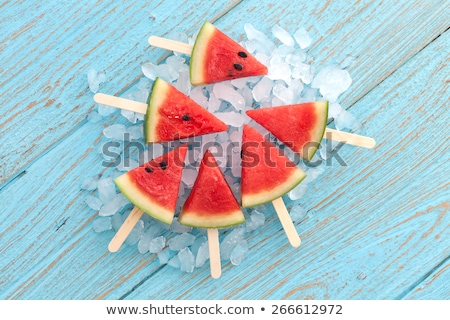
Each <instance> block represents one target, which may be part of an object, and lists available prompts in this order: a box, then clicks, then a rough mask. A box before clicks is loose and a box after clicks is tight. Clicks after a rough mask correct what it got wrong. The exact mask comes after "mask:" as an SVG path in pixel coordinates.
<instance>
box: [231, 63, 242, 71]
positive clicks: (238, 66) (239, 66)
mask: <svg viewBox="0 0 450 320" xmlns="http://www.w3.org/2000/svg"><path fill="white" fill-rule="evenodd" d="M233 67H234V68H235V69H236V70H242V68H243V67H242V64H239V63H235V64H234V65H233Z"/></svg>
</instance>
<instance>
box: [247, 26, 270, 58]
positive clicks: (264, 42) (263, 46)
mask: <svg viewBox="0 0 450 320" xmlns="http://www.w3.org/2000/svg"><path fill="white" fill-rule="evenodd" d="M244 30H245V33H246V34H247V38H248V39H249V40H250V41H251V42H252V44H251V45H252V46H253V48H254V51H257V52H261V53H263V54H265V55H267V56H270V55H271V54H272V52H273V50H275V44H274V43H273V42H272V41H270V39H269V38H268V37H267V36H266V35H265V34H264V33H263V32H261V31H259V30H256V29H255V27H253V25H251V24H250V23H246V24H245V25H244ZM252 52H253V51H252Z"/></svg>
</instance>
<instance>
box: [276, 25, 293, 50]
mask: <svg viewBox="0 0 450 320" xmlns="http://www.w3.org/2000/svg"><path fill="white" fill-rule="evenodd" d="M272 34H273V35H274V36H275V37H276V38H278V40H280V41H281V42H282V43H284V44H285V45H288V46H289V47H293V46H294V44H295V42H294V39H293V38H292V36H291V35H290V34H289V32H287V31H286V30H285V29H283V28H282V27H280V26H279V25H278V24H276V25H274V26H273V28H272Z"/></svg>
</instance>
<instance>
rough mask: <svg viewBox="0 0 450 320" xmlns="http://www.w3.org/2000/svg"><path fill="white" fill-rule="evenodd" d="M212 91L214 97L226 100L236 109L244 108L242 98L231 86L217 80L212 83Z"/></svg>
mask: <svg viewBox="0 0 450 320" xmlns="http://www.w3.org/2000/svg"><path fill="white" fill-rule="evenodd" d="M213 93H214V95H215V96H216V98H218V99H221V100H225V101H228V102H229V103H230V104H231V105H232V106H233V107H234V108H235V109H236V110H237V111H241V110H244V106H245V100H244V98H243V97H242V96H241V95H240V94H239V93H238V92H237V91H236V90H235V89H234V88H233V87H231V86H229V85H227V84H225V83H223V82H219V83H216V84H215V85H214V88H213Z"/></svg>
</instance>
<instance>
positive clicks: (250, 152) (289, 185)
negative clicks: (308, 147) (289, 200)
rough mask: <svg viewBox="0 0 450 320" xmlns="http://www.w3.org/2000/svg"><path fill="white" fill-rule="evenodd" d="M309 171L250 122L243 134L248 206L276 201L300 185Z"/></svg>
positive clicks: (244, 195) (244, 198) (244, 199)
mask: <svg viewBox="0 0 450 320" xmlns="http://www.w3.org/2000/svg"><path fill="white" fill-rule="evenodd" d="M305 177H306V174H305V173H304V172H303V171H302V170H301V169H300V168H299V167H297V166H296V165H295V163H293V162H292V161H290V160H289V159H288V158H287V157H286V156H285V155H284V154H283V153H281V152H280V150H279V149H278V148H277V147H276V146H275V145H273V144H272V143H270V142H268V141H267V140H265V139H264V137H263V136H262V135H261V134H260V133H259V132H258V131H256V130H255V129H254V128H252V127H250V126H249V125H244V132H243V135H242V177H241V195H242V206H243V207H244V208H248V207H254V206H257V205H260V204H264V203H267V202H270V201H272V200H275V199H277V198H279V197H281V196H282V195H284V194H286V193H287V192H289V191H290V190H291V189H293V188H294V187H295V186H296V185H297V184H299V183H300V182H301V181H302V180H303V179H304V178H305Z"/></svg>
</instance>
